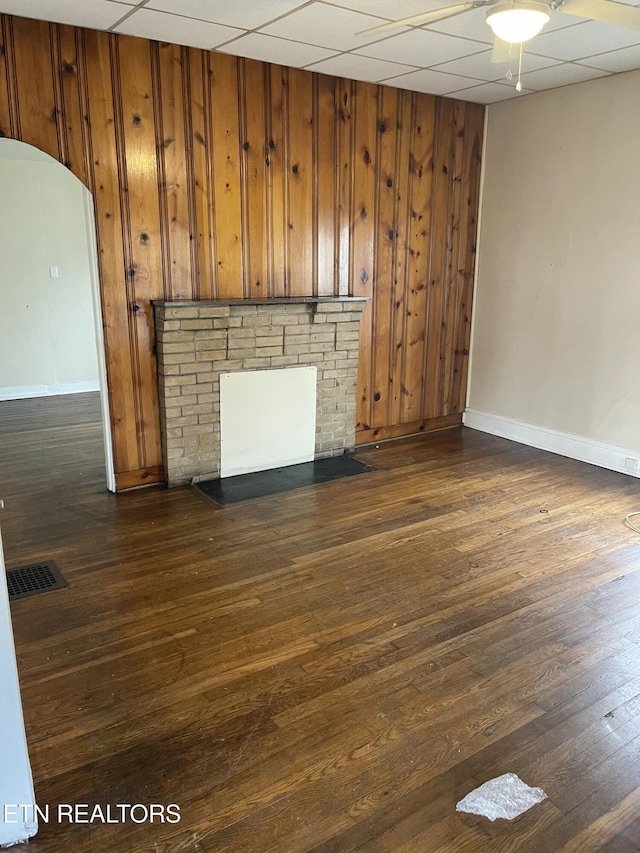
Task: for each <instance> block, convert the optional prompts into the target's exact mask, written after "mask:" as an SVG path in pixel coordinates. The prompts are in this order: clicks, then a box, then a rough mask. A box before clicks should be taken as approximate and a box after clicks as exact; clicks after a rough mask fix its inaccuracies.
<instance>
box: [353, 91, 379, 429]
mask: <svg viewBox="0 0 640 853" xmlns="http://www.w3.org/2000/svg"><path fill="white" fill-rule="evenodd" d="M356 97H357V101H356V103H357V107H356V110H355V126H354V148H355V151H354V158H353V166H352V168H353V173H354V177H353V187H354V189H353V205H352V217H353V220H352V225H351V253H350V254H351V281H352V284H351V293H352V294H353V296H366V297H368V298H369V301H368V302H367V305H366V308H365V309H364V311H363V312H362V319H361V321H360V361H359V363H358V408H357V414H356V419H357V424H358V428H362V429H369V428H370V426H371V414H372V401H373V392H372V389H371V380H372V363H371V355H372V350H373V347H372V341H373V328H372V326H373V317H374V305H373V302H372V299H371V297H372V295H373V283H374V260H375V243H376V236H377V233H376V213H377V207H376V203H377V198H376V196H377V193H376V190H377V187H376V170H377V158H378V128H377V120H378V89H377V87H376V86H374V85H372V84H371V83H358V84H357V96H356Z"/></svg>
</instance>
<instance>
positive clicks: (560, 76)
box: [521, 62, 607, 92]
mask: <svg viewBox="0 0 640 853" xmlns="http://www.w3.org/2000/svg"><path fill="white" fill-rule="evenodd" d="M606 76H607V72H606V71H601V70H600V69H599V68H586V67H585V66H584V65H574V64H573V63H572V62H563V63H562V65H554V66H553V67H552V68H542V69H541V70H540V71H530V72H528V73H526V74H523V75H522V77H521V80H522V85H523V86H525V87H526V88H527V89H534V90H535V91H538V92H539V91H541V90H543V89H555V88H556V87H557V86H568V85H570V84H571V83H582V82H583V81H584V80H593V79H595V78H596V77H606Z"/></svg>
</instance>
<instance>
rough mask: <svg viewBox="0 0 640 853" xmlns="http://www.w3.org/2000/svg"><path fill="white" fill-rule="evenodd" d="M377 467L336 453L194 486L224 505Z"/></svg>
mask: <svg viewBox="0 0 640 853" xmlns="http://www.w3.org/2000/svg"><path fill="white" fill-rule="evenodd" d="M373 470H375V469H374V468H373V467H372V466H371V465H365V464H364V463H362V462H358V461H357V460H356V459H352V458H351V457H350V456H346V455H344V456H332V457H330V458H329V459H317V460H316V461H315V462H303V463H302V464H300V465H288V466H287V467H285V468H272V469H271V470H270V471H257V472H256V473H255V474H240V475H239V476H237V477H225V478H224V479H219V480H206V481H205V482H203V483H195V484H194V485H195V486H196V488H197V489H199V490H200V491H201V492H203V493H204V494H205V495H207V497H209V498H211V499H212V500H214V501H215V502H216V503H218V504H222V505H223V506H224V505H226V504H233V503H239V502H240V501H248V500H251V498H261V497H264V496H265V495H277V494H280V493H281V492H290V491H292V490H293V489H301V488H303V487H304V486H316V485H318V484H319V483H328V482H329V481H331V480H340V479H342V478H343V477H353V476H354V475H356V474H365V473H367V472H369V471H373Z"/></svg>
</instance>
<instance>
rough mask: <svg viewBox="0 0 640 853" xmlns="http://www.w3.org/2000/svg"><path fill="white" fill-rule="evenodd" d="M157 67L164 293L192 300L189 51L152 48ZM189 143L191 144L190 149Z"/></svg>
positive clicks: (155, 90)
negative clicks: (187, 116)
mask: <svg viewBox="0 0 640 853" xmlns="http://www.w3.org/2000/svg"><path fill="white" fill-rule="evenodd" d="M152 49H153V51H154V58H155V61H156V63H157V69H156V72H157V74H158V81H157V86H156V87H155V88H154V95H155V97H154V110H155V112H156V114H157V121H156V130H157V140H156V144H157V146H158V155H159V156H158V158H157V159H158V166H159V167H161V169H162V175H161V181H160V209H161V214H162V236H163V248H164V253H163V255H164V259H165V270H164V292H165V294H166V298H167V299H176V300H180V299H191V294H192V285H191V282H192V280H193V274H192V267H191V263H192V252H191V244H192V241H191V223H192V219H193V211H194V207H193V204H192V194H193V178H192V175H191V174H190V167H192V162H191V152H190V151H189V150H188V147H187V139H186V136H187V132H188V130H189V126H188V125H187V124H186V123H185V120H184V117H185V112H186V110H185V103H184V80H185V76H186V75H185V73H184V71H183V61H185V60H186V61H187V62H188V58H187V57H186V50H185V49H184V48H180V47H178V46H177V45H172V44H154V45H152ZM190 142H191V140H189V143H190Z"/></svg>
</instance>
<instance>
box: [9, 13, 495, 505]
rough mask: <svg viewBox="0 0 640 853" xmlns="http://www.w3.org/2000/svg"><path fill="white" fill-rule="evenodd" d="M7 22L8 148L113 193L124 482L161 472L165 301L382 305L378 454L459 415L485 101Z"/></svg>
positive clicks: (373, 405) (362, 416)
mask: <svg viewBox="0 0 640 853" xmlns="http://www.w3.org/2000/svg"><path fill="white" fill-rule="evenodd" d="M0 20H1V39H0V42H1V43H0V135H2V136H6V137H12V138H15V139H20V140H23V141H24V142H28V143H30V144H31V145H35V146H37V147H38V148H40V149H42V150H43V151H45V152H47V153H48V154H50V155H51V156H52V157H55V158H56V159H58V160H60V162H62V163H64V164H65V165H66V166H67V167H68V168H69V169H71V171H72V172H73V173H74V174H75V175H76V176H77V177H78V178H79V179H80V180H81V181H82V182H83V183H85V184H86V186H87V187H88V188H89V189H90V190H91V192H92V193H93V196H94V202H95V213H96V226H97V241H98V250H99V272H100V282H101V290H102V299H103V315H104V329H105V346H106V358H107V369H108V377H109V394H110V405H111V413H112V431H113V440H114V448H115V467H116V472H117V485H118V488H119V489H122V488H127V487H131V486H135V485H140V484H143V483H149V482H156V481H159V480H161V479H162V468H161V450H160V437H159V418H158V403H157V394H156V365H155V357H154V330H153V314H152V310H151V305H150V302H151V300H152V299H156V298H165V299H210V298H215V297H220V298H225V297H241V298H248V297H252V296H284V295H289V294H292V295H293V294H295V295H297V294H304V295H314V294H320V295H331V294H350V295H366V296H369V297H371V300H370V302H369V303H368V305H367V309H366V311H365V315H364V317H363V321H362V322H363V328H362V349H361V361H360V365H361V366H360V377H359V383H360V387H359V395H358V396H359V408H358V430H359V433H358V434H359V439H360V440H361V441H370V440H372V439H374V438H386V437H392V436H397V435H406V434H410V433H413V432H416V431H418V430H421V429H432V428H436V427H438V426H442V425H448V424H451V423H455V422H459V420H460V415H461V412H462V411H463V408H464V402H465V386H466V373H467V363H468V347H469V332H470V308H471V291H472V282H473V266H474V251H475V236H476V218H477V210H478V190H479V174H480V156H481V139H482V130H483V116H484V108H483V107H481V106H478V105H475V104H465V103H462V102H460V101H454V100H448V99H443V98H437V97H434V96H431V95H423V94H418V93H415V92H407V91H403V90H401V89H394V88H389V87H383V86H376V85H373V84H369V83H356V82H353V81H349V80H341V79H337V78H332V77H326V76H323V75H319V74H311V73H309V72H305V71H300V70H295V69H288V68H285V67H280V66H276V65H269V64H266V63H261V62H255V61H252V60H244V59H238V58H236V57H232V56H226V55H224V54H215V53H209V52H206V51H202V50H196V49H193V48H185V47H179V46H177V45H171V44H161V43H158V42H151V41H147V40H144V39H137V38H130V37H125V36H115V35H110V34H107V33H100V32H96V31H93V30H86V29H79V28H73V27H67V26H62V25H56V24H47V23H43V22H39V21H33V20H26V19H22V18H18V17H12V16H4V15H3V16H0Z"/></svg>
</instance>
